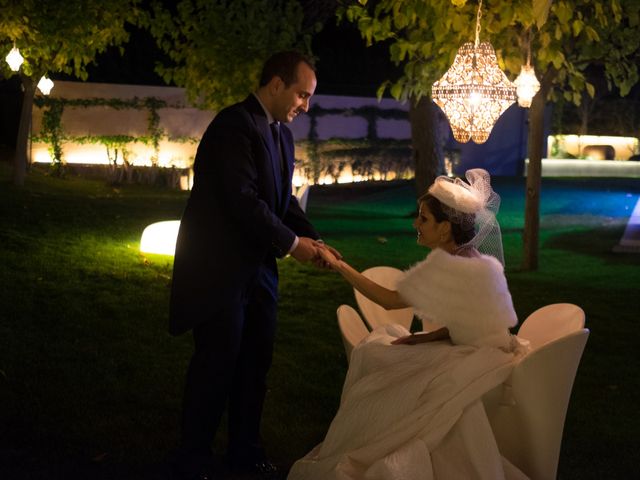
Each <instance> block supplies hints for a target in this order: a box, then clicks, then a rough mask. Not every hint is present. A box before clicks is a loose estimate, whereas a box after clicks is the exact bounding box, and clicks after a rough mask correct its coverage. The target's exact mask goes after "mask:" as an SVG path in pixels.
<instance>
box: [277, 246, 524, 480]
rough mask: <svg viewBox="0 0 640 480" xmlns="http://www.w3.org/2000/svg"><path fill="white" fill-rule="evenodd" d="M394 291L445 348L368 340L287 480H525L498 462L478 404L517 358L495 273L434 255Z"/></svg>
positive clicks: (490, 266) (490, 264)
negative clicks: (433, 326)
mask: <svg viewBox="0 0 640 480" xmlns="http://www.w3.org/2000/svg"><path fill="white" fill-rule="evenodd" d="M398 290H399V292H400V294H401V295H402V297H403V298H404V299H405V300H406V301H407V302H408V303H410V304H411V305H412V306H414V308H415V309H416V310H417V311H418V312H419V314H420V315H421V316H423V317H425V318H429V319H430V320H432V321H435V322H436V323H439V324H441V325H445V326H447V327H448V328H449V332H450V336H451V339H452V340H451V341H440V342H429V343H422V344H418V345H391V341H392V340H394V339H395V338H398V337H402V336H405V335H408V334H409V332H408V331H407V330H406V329H405V328H404V327H401V326H399V325H389V326H385V327H382V328H380V329H377V330H375V331H373V332H371V334H369V335H368V336H367V337H366V338H365V339H364V340H363V342H362V343H361V344H360V345H358V346H357V347H356V348H355V349H354V350H353V352H352V356H351V361H350V365H349V371H348V372H347V377H346V379H345V383H344V388H343V392H342V398H341V403H340V408H339V410H338V413H337V414H336V416H335V418H334V419H333V421H332V423H331V425H330V427H329V431H328V432H327V435H326V437H325V439H324V441H323V442H322V443H321V444H319V445H317V446H316V447H315V448H314V449H313V450H312V451H311V452H309V453H308V454H307V455H306V456H305V457H303V458H302V459H300V460H298V461H297V462H296V463H295V464H294V465H293V467H292V468H291V471H290V473H289V477H288V478H289V480H360V479H362V480H429V479H442V480H445V479H446V480H449V479H487V480H488V479H491V480H497V479H521V478H526V477H525V476H524V475H523V474H522V473H521V472H520V471H519V470H518V469H517V468H516V467H514V466H512V465H511V464H509V463H508V461H506V460H505V459H503V458H502V457H501V455H500V452H499V451H498V448H497V445H496V442H495V439H494V437H493V432H492V430H491V427H490V425H489V422H488V420H487V416H486V414H485V411H484V408H483V406H482V400H481V397H482V395H484V393H486V392H487V391H489V390H491V389H492V388H494V387H495V386H497V385H499V384H500V383H502V382H503V381H504V380H505V379H506V378H507V377H508V375H509V373H510V371H511V369H512V368H513V365H514V363H515V362H516V361H517V360H518V359H519V357H520V356H521V355H522V354H523V353H524V350H525V349H524V348H523V347H521V346H520V344H519V343H518V341H517V340H516V339H515V337H513V336H511V335H510V334H509V332H508V327H511V326H513V325H515V323H516V317H515V312H514V310H513V304H512V302H511V296H510V294H509V292H508V289H507V285H506V279H505V277H504V273H503V269H502V265H501V264H500V263H499V262H498V261H497V260H495V259H494V258H493V257H487V256H481V257H474V258H465V257H455V256H452V255H450V254H448V253H446V252H444V251H442V250H434V251H433V252H431V253H430V254H429V256H428V257H427V258H426V260H424V261H423V262H421V263H419V264H418V265H416V266H414V267H413V268H412V269H410V270H409V271H407V273H406V276H405V278H404V279H403V280H402V281H401V282H400V284H399V286H398ZM434 302H435V303H437V305H436V306H435V307H433V305H434Z"/></svg>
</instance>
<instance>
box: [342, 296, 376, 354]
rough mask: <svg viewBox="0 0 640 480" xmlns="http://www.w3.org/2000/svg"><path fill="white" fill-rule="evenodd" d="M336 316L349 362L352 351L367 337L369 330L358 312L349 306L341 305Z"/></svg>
mask: <svg viewBox="0 0 640 480" xmlns="http://www.w3.org/2000/svg"><path fill="white" fill-rule="evenodd" d="M336 315H337V316H338V327H339V328H340V334H341V335H342V343H343V344H344V351H345V353H346V354H347V362H348V361H349V360H350V358H351V351H352V350H353V348H354V347H355V346H356V345H357V344H358V343H360V341H361V340H362V339H363V338H364V337H366V336H367V334H368V333H369V330H367V327H366V326H365V324H364V322H363V321H362V318H361V317H360V315H359V314H358V312H356V311H355V309H354V308H353V307H351V306H349V305H340V306H339V307H338V310H337V311H336Z"/></svg>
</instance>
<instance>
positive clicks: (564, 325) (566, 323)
mask: <svg viewBox="0 0 640 480" xmlns="http://www.w3.org/2000/svg"><path fill="white" fill-rule="evenodd" d="M584 318H585V316H584V310H582V309H581V308H580V307H578V306H577V305H573V304H571V303H554V304H551V305H545V306H544V307H541V308H539V309H538V310H536V311H535V312H533V313H532V314H531V315H529V316H528V317H527V318H525V320H524V322H522V325H521V326H520V330H518V337H521V338H524V339H526V340H529V342H530V343H531V348H532V349H536V348H540V347H542V346H543V345H545V344H547V343H549V342H551V341H553V340H556V339H558V338H560V337H563V336H565V335H568V334H569V333H571V332H575V331H578V330H580V329H582V328H584Z"/></svg>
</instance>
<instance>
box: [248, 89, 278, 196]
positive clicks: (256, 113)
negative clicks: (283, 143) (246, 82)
mask: <svg viewBox="0 0 640 480" xmlns="http://www.w3.org/2000/svg"><path fill="white" fill-rule="evenodd" d="M245 104H246V105H247V108H248V109H249V112H250V113H251V116H252V117H253V121H254V122H255V124H256V127H257V129H258V131H259V132H260V137H261V139H262V142H263V143H264V144H265V146H266V147H267V150H268V152H269V156H270V161H271V171H272V172H273V179H274V183H275V187H276V198H277V199H278V203H281V200H280V199H281V198H282V176H281V173H280V170H281V169H280V157H279V155H278V150H277V148H278V147H277V146H276V144H275V142H274V141H273V135H271V128H269V122H268V120H267V116H266V115H265V113H264V110H263V109H262V106H261V105H260V103H258V100H257V99H256V98H255V97H254V96H253V95H249V96H248V97H247V99H246V100H245ZM285 163H286V162H285Z"/></svg>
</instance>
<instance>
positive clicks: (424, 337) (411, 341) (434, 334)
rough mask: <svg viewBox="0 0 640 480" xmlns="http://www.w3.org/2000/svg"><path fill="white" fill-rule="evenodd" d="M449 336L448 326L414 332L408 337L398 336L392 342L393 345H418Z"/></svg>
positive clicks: (445, 338)
mask: <svg viewBox="0 0 640 480" xmlns="http://www.w3.org/2000/svg"><path fill="white" fill-rule="evenodd" d="M448 338H450V337H449V330H448V329H447V328H446V327H442V328H439V329H437V330H433V331H431V332H423V333H412V334H411V335H407V336H406V337H400V338H396V339H395V340H393V341H392V342H391V345H416V344H418V343H426V342H437V341H438V340H447V339H448Z"/></svg>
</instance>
